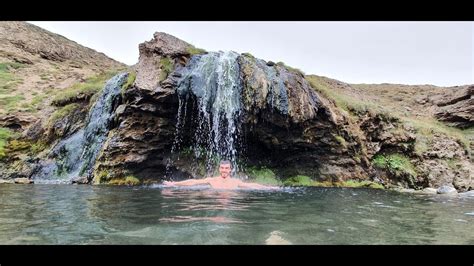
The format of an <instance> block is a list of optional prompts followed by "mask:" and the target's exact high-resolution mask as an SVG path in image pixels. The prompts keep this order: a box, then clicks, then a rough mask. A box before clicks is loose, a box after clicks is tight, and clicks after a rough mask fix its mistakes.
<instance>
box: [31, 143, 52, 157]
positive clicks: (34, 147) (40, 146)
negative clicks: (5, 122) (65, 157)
mask: <svg viewBox="0 0 474 266" xmlns="http://www.w3.org/2000/svg"><path fill="white" fill-rule="evenodd" d="M47 147H48V145H47V144H46V143H45V142H42V141H37V142H35V143H33V144H31V147H30V151H31V153H32V154H33V155H36V154H38V153H40V152H41V151H44V150H45V149H46V148H47Z"/></svg>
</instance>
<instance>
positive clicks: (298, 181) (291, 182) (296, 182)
mask: <svg viewBox="0 0 474 266" xmlns="http://www.w3.org/2000/svg"><path fill="white" fill-rule="evenodd" d="M312 184H313V180H311V177H309V176H305V175H297V176H293V177H290V178H288V179H286V180H285V181H283V185H285V186H311V185H312Z"/></svg>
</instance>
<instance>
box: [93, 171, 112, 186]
mask: <svg viewBox="0 0 474 266" xmlns="http://www.w3.org/2000/svg"><path fill="white" fill-rule="evenodd" d="M109 177H110V173H109V171H107V170H101V171H99V172H98V173H97V174H94V184H102V183H104V182H106V181H107V180H108V179H109Z"/></svg>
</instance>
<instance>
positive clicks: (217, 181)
mask: <svg viewBox="0 0 474 266" xmlns="http://www.w3.org/2000/svg"><path fill="white" fill-rule="evenodd" d="M231 172H232V166H231V163H230V161H221V163H220V165H219V173H220V176H216V177H208V178H204V179H191V180H186V181H181V182H170V181H165V182H163V184H164V185H170V186H195V185H210V186H211V187H212V188H215V189H237V188H250V189H271V188H276V187H269V186H263V185H260V184H257V183H246V182H243V181H242V180H240V179H237V178H232V177H231V176H230V174H231Z"/></svg>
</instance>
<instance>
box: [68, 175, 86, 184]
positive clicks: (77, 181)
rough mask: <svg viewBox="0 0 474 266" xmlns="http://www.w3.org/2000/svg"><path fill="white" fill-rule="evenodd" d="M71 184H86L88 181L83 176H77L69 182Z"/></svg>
mask: <svg viewBox="0 0 474 266" xmlns="http://www.w3.org/2000/svg"><path fill="white" fill-rule="evenodd" d="M71 182H72V183H73V184H88V183H89V180H88V179H87V177H85V176H78V177H75V178H73V179H72V180H71Z"/></svg>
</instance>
